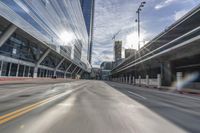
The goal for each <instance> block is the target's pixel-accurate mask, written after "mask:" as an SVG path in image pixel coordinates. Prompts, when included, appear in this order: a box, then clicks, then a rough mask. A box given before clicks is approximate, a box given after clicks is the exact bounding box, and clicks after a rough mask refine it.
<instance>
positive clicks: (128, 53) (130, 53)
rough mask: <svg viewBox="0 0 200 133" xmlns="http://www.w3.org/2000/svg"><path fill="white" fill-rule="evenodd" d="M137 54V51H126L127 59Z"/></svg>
mask: <svg viewBox="0 0 200 133" xmlns="http://www.w3.org/2000/svg"><path fill="white" fill-rule="evenodd" d="M136 52H137V51H136V50H135V49H125V58H128V57H129V56H131V55H135V54H136Z"/></svg>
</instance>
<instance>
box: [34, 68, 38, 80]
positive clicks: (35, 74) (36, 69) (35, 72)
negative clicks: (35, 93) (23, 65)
mask: <svg viewBox="0 0 200 133" xmlns="http://www.w3.org/2000/svg"><path fill="white" fill-rule="evenodd" d="M37 73H38V66H35V67H34V70H33V78H37Z"/></svg>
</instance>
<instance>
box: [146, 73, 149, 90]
mask: <svg viewBox="0 0 200 133" xmlns="http://www.w3.org/2000/svg"><path fill="white" fill-rule="evenodd" d="M146 86H148V87H149V75H146Z"/></svg>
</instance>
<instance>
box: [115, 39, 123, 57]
mask: <svg viewBox="0 0 200 133" xmlns="http://www.w3.org/2000/svg"><path fill="white" fill-rule="evenodd" d="M114 56H115V61H118V60H121V58H122V41H115V44H114Z"/></svg>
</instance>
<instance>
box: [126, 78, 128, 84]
mask: <svg viewBox="0 0 200 133" xmlns="http://www.w3.org/2000/svg"><path fill="white" fill-rule="evenodd" d="M126 84H128V76H126Z"/></svg>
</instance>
